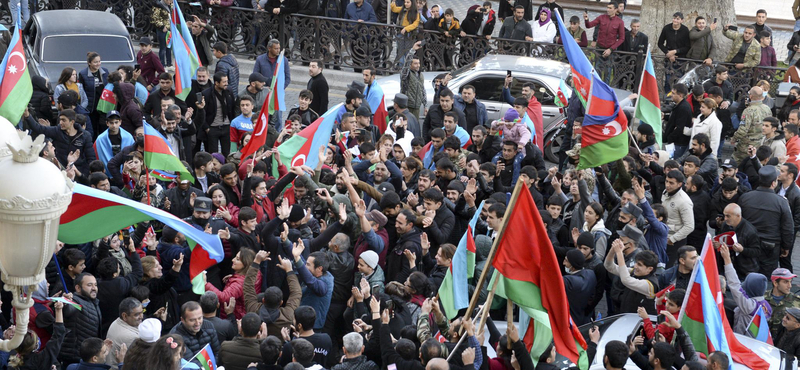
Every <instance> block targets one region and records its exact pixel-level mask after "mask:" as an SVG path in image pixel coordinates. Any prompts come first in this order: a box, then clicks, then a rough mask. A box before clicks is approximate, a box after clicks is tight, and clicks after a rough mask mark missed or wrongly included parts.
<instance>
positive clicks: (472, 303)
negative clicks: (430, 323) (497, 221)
mask: <svg viewBox="0 0 800 370" xmlns="http://www.w3.org/2000/svg"><path fill="white" fill-rule="evenodd" d="M522 189H524V186H523V185H522V181H517V185H516V186H515V187H514V192H513V193H512V194H511V199H510V200H509V201H508V204H509V206H511V205H513V204H516V203H517V198H519V193H520V191H522ZM525 190H527V189H525ZM509 208H510V207H509ZM511 213H512V212H511V210H510V209H506V213H505V215H504V216H503V224H502V225H501V226H500V230H497V237H496V238H495V239H494V243H493V244H492V249H491V250H490V251H489V256H488V257H487V258H486V266H491V265H492V261H494V256H495V254H497V245H498V244H499V243H500V240H502V239H503V233H504V232H505V229H506V225H508V219H509V217H510V215H511ZM489 270H490V269H489V268H484V269H483V271H481V276H480V277H479V278H478V283H477V284H476V285H475V287H476V289H475V292H474V293H473V294H472V298H471V299H470V302H469V308H468V309H467V312H472V311H473V310H475V306H476V305H477V304H478V296H480V292H481V289H483V283H484V282H485V281H486V275H488V272H489ZM495 281H496V280H495ZM496 288H497V284H493V285H492V289H491V291H490V293H492V292H494V291H495V289H496Z"/></svg>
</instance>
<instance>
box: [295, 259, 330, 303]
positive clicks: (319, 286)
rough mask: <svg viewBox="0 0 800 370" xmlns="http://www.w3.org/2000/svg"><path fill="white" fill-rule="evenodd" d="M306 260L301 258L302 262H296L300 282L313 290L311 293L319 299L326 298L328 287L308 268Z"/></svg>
mask: <svg viewBox="0 0 800 370" xmlns="http://www.w3.org/2000/svg"><path fill="white" fill-rule="evenodd" d="M305 265H306V260H305V258H303V257H300V260H299V261H297V262H295V266H294V267H295V271H297V274H298V275H300V280H303V282H304V283H306V285H307V286H308V287H309V288H310V289H311V291H312V292H313V293H314V294H315V295H316V296H318V297H324V296H325V294H327V293H328V285H327V284H325V282H324V281H322V279H317V278H316V277H314V275H311V272H309V271H308V269H307V268H306V266H305Z"/></svg>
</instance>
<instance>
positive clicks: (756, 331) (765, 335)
mask: <svg viewBox="0 0 800 370" xmlns="http://www.w3.org/2000/svg"><path fill="white" fill-rule="evenodd" d="M747 331H748V332H750V335H752V336H753V338H756V339H758V340H760V341H762V342H764V343H767V344H770V345H772V344H773V343H772V334H771V333H770V332H769V323H768V322H767V315H765V314H764V306H761V305H759V306H758V309H757V310H756V313H755V315H753V318H752V319H751V320H750V325H747Z"/></svg>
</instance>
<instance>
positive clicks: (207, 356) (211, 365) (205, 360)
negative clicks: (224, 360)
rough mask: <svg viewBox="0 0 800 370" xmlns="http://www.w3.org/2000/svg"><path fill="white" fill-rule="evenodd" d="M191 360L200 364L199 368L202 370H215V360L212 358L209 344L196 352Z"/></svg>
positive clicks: (212, 352) (212, 353)
mask: <svg viewBox="0 0 800 370" xmlns="http://www.w3.org/2000/svg"><path fill="white" fill-rule="evenodd" d="M192 360H194V361H197V362H198V363H199V364H200V368H201V369H203V370H216V369H217V359H216V358H215V357H214V351H212V350H211V344H210V343H209V344H206V346H205V347H203V349H201V350H200V352H197V354H196V355H194V358H192Z"/></svg>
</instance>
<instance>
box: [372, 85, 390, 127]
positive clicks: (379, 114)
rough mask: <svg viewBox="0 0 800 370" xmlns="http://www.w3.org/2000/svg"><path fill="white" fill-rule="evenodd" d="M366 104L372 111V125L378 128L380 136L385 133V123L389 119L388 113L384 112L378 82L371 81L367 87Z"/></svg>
mask: <svg viewBox="0 0 800 370" xmlns="http://www.w3.org/2000/svg"><path fill="white" fill-rule="evenodd" d="M367 90H369V91H368V92H367V97H366V99H367V104H369V108H370V109H372V124H374V125H375V126H378V129H379V130H380V132H381V134H382V133H384V132H386V127H387V123H386V121H387V120H388V119H389V111H387V110H386V102H385V101H384V100H383V98H384V94H383V89H382V88H381V86H380V85H378V81H373V82H372V85H370V86H369V87H368V89H367Z"/></svg>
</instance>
